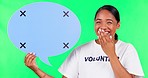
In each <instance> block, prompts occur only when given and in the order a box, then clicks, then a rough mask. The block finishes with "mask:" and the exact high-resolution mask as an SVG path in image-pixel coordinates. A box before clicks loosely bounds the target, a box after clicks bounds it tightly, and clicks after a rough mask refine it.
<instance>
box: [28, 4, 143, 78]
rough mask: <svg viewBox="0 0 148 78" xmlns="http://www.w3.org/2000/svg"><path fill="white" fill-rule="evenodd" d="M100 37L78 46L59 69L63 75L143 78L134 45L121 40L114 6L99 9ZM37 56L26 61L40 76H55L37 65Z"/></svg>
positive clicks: (44, 77) (75, 77)
mask: <svg viewBox="0 0 148 78" xmlns="http://www.w3.org/2000/svg"><path fill="white" fill-rule="evenodd" d="M94 22H95V32H96V35H97V36H98V39H96V40H93V41H91V42H88V43H86V44H84V45H82V46H80V47H78V48H76V49H75V50H74V51H73V52H72V53H71V54H70V55H69V57H68V58H67V59H66V60H65V62H64V63H63V64H62V65H61V67H60V68H59V72H60V73H62V74H63V77H62V78H142V77H143V76H144V74H143V71H142V67H141V64H140V61H139V58H138V55H137V51H136V50H135V48H134V47H133V46H132V45H131V44H129V43H125V42H123V41H121V40H118V36H117V34H116V29H119V28H120V17H119V12H118V10H117V9H116V8H115V7H113V6H111V5H104V6H102V7H101V8H99V9H98V11H97V12H96V15H95V18H94ZM34 60H35V55H33V54H27V56H26V57H25V64H26V66H28V67H29V68H31V69H32V70H33V71H34V72H35V73H36V74H37V75H38V76H39V77H41V78H52V76H49V75H47V74H46V73H44V72H43V71H41V70H40V69H39V68H38V67H37V66H36V64H35V61H34Z"/></svg>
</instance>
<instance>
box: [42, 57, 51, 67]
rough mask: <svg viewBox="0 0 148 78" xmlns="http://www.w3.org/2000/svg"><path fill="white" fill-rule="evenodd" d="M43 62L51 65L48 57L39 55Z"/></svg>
mask: <svg viewBox="0 0 148 78" xmlns="http://www.w3.org/2000/svg"><path fill="white" fill-rule="evenodd" d="M40 59H41V60H42V61H43V62H44V63H45V64H47V65H49V66H52V65H51V64H50V62H49V61H48V57H41V58H40Z"/></svg>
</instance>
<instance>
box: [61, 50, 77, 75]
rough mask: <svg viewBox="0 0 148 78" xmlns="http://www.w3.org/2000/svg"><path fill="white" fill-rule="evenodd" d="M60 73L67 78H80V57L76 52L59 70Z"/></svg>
mask: <svg viewBox="0 0 148 78" xmlns="http://www.w3.org/2000/svg"><path fill="white" fill-rule="evenodd" d="M59 72H60V73H61V74H63V75H64V76H66V77H67V78H77V77H78V56H77V51H76V50H74V51H73V52H72V53H71V54H70V55H69V56H68V58H67V59H66V60H65V61H64V63H63V64H62V65H61V67H60V68H59Z"/></svg>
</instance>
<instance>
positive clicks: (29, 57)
mask: <svg viewBox="0 0 148 78" xmlns="http://www.w3.org/2000/svg"><path fill="white" fill-rule="evenodd" d="M32 57H33V54H32V53H31V54H29V56H28V57H27V58H26V64H27V65H28V64H30V63H29V60H30V59H31V58H32Z"/></svg>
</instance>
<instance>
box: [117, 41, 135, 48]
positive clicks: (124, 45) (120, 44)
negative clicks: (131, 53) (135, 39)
mask: <svg viewBox="0 0 148 78" xmlns="http://www.w3.org/2000/svg"><path fill="white" fill-rule="evenodd" d="M117 46H118V47H126V49H131V48H134V46H133V45H132V44H131V43H127V42H124V41H121V40H119V41H118V43H117Z"/></svg>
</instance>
